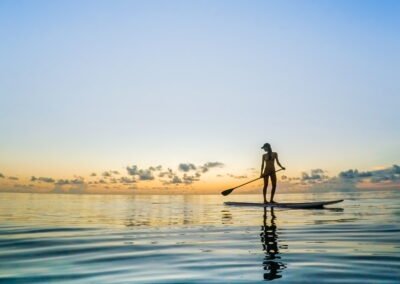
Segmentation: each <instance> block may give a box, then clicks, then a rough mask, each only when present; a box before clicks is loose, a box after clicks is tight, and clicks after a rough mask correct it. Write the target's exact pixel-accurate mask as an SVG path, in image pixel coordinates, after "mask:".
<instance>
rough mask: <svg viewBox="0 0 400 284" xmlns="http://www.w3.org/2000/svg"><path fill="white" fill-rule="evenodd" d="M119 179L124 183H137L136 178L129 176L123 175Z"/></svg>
mask: <svg viewBox="0 0 400 284" xmlns="http://www.w3.org/2000/svg"><path fill="white" fill-rule="evenodd" d="M119 181H120V182H121V183H123V184H132V183H136V180H135V179H134V178H129V177H121V178H120V179H119Z"/></svg>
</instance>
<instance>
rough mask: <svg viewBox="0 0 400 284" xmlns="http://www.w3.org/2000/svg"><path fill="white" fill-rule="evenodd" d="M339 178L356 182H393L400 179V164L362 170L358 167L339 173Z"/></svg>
mask: <svg viewBox="0 0 400 284" xmlns="http://www.w3.org/2000/svg"><path fill="white" fill-rule="evenodd" d="M339 178H341V179H343V180H352V181H355V182H361V181H365V180H366V181H370V182H371V183H381V182H393V183H397V182H399V181H400V166H398V165H393V166H392V167H389V168H386V169H382V170H374V171H366V172H360V171H358V170H357V169H354V170H353V169H350V170H347V171H343V172H340V173H339Z"/></svg>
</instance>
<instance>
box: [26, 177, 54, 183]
mask: <svg viewBox="0 0 400 284" xmlns="http://www.w3.org/2000/svg"><path fill="white" fill-rule="evenodd" d="M31 181H38V182H47V183H54V182H55V180H54V179H52V178H49V177H38V178H37V177H34V176H32V177H31Z"/></svg>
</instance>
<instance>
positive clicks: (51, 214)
mask: <svg viewBox="0 0 400 284" xmlns="http://www.w3.org/2000/svg"><path fill="white" fill-rule="evenodd" d="M341 198H343V199H345V201H344V202H343V203H340V204H335V205H331V206H330V207H329V208H330V209H326V210H287V209H275V210H271V209H267V210H264V209H262V208H249V207H228V206H224V205H223V201H228V200H229V201H250V202H251V201H259V200H260V199H261V196H254V195H230V196H228V197H222V196H218V195H205V196H199V195H184V196H179V195H176V196H168V195H138V196H123V195H63V194H12V193H2V194H0V221H1V222H0V282H4V283H133V282H135V283H261V282H264V281H274V282H275V283H400V221H399V220H400V199H399V198H400V191H357V192H351V193H335V194H332V193H330V194H282V195H279V196H278V197H277V200H278V201H288V202H290V201H298V202H299V201H314V200H331V199H341Z"/></svg>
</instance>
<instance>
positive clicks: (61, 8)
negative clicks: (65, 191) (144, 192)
mask: <svg viewBox="0 0 400 284" xmlns="http://www.w3.org/2000/svg"><path fill="white" fill-rule="evenodd" d="M399 14H400V3H399V2H398V1H1V2H0V37H1V39H2V40H1V44H0V99H1V104H0V130H1V133H2V135H1V138H0V156H1V157H2V158H1V160H0V172H3V173H4V172H5V173H9V174H15V175H27V176H28V175H52V176H58V177H62V176H63V175H73V174H79V175H85V174H89V173H90V172H91V171H102V170H107V169H120V168H124V167H126V166H127V165H132V164H138V165H141V166H143V167H147V166H150V165H158V164H161V165H163V166H166V167H177V166H178V164H179V163H183V162H185V163H195V164H204V163H207V162H209V161H219V162H221V163H224V164H225V169H226V171H228V172H231V173H235V174H241V173H246V171H247V169H248V168H253V167H255V168H257V169H258V167H259V166H260V165H259V164H260V155H261V150H260V146H261V145H262V144H263V143H264V142H270V143H271V144H272V146H273V148H274V150H277V151H278V152H279V154H280V157H281V160H282V164H284V165H285V166H286V167H287V168H288V170H287V172H288V173H289V174H292V175H296V174H299V173H300V172H302V171H306V170H310V169H313V168H323V169H324V170H327V171H329V172H331V173H337V172H339V171H341V170H345V169H349V168H359V169H365V170H370V169H374V168H376V167H378V168H379V167H387V166H391V165H392V164H396V163H398V162H399V160H400V154H399V153H400V152H399V151H398V149H399V146H400V131H399V130H400V127H399V121H400V119H399V118H400V117H399V116H400V115H399V111H398V110H399V107H400V96H399V91H400V80H399V74H400V53H399V50H400V35H399V32H398V31H399V28H400V19H399V17H398V15H399Z"/></svg>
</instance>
